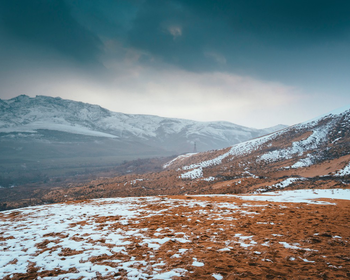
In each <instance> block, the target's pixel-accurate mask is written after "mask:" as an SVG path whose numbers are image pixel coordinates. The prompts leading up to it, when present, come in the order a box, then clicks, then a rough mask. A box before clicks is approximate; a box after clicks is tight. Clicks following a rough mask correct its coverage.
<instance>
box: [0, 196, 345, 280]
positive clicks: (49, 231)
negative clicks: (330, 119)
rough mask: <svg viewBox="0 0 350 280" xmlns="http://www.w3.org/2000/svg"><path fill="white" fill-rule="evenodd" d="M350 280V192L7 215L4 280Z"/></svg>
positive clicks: (76, 205)
mask: <svg viewBox="0 0 350 280" xmlns="http://www.w3.org/2000/svg"><path fill="white" fill-rule="evenodd" d="M310 198H313V199H314V200H309V199H310ZM332 198H333V199H332ZM339 198H342V199H339ZM349 277H350V190H349V189H347V190H346V189H345V190H344V189H337V190H305V191H301V190H300V191H289V192H281V194H279V195H273V196H263V195H260V196H254V197H252V196H233V195H232V196H228V195H223V196H203V195H202V196H172V197H168V196H158V197H139V198H109V199H98V200H84V201H74V202H66V203H62V204H52V205H43V206H36V207H28V208H23V209H18V210H10V211H4V212H1V213H0V278H1V279H274V278H278V279H349Z"/></svg>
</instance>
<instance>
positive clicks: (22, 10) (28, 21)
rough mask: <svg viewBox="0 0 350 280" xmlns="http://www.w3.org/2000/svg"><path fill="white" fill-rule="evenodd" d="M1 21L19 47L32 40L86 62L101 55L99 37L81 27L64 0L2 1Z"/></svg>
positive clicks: (34, 43) (6, 31)
mask: <svg viewBox="0 0 350 280" xmlns="http://www.w3.org/2000/svg"><path fill="white" fill-rule="evenodd" d="M0 23H1V28H2V30H3V32H4V34H5V36H7V38H6V39H7V40H9V41H11V40H13V42H15V44H17V46H15V47H19V46H18V45H19V44H20V43H23V42H24V43H30V44H33V45H34V46H38V47H40V48H42V49H46V50H48V51H49V50H53V51H56V52H58V53H61V54H62V55H64V56H67V57H68V58H70V59H73V60H77V61H79V62H84V63H85V62H93V61H94V60H96V58H97V55H98V54H99V46H100V42H99V39H98V38H97V36H96V35H94V34H92V33H91V32H90V31H88V30H87V29H86V28H84V27H83V26H81V25H80V24H79V23H78V22H77V21H76V20H75V19H74V18H73V17H72V15H71V12H70V9H69V7H68V6H67V5H66V4H65V2H63V1H60V0H55V1H46V0H30V1H27V0H14V1H1V4H0ZM28 55H30V54H28Z"/></svg>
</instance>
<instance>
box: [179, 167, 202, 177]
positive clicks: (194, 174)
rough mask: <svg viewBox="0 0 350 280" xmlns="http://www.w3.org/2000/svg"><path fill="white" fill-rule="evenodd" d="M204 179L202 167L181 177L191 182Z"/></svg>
mask: <svg viewBox="0 0 350 280" xmlns="http://www.w3.org/2000/svg"><path fill="white" fill-rule="evenodd" d="M202 177H203V170H202V167H199V168H196V169H193V170H191V171H188V172H186V173H184V174H181V175H180V178H181V179H191V180H193V179H198V178H202Z"/></svg>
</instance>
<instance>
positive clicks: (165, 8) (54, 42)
mask: <svg viewBox="0 0 350 280" xmlns="http://www.w3.org/2000/svg"><path fill="white" fill-rule="evenodd" d="M0 18H1V26H2V29H3V30H5V31H6V32H7V34H8V35H9V36H10V37H14V38H15V39H18V40H23V41H26V42H30V43H33V44H36V45H38V46H40V47H44V48H48V49H53V50H55V51H57V52H59V53H61V54H63V55H64V56H66V57H68V58H69V59H74V60H77V61H80V62H91V61H96V60H97V59H98V58H101V56H103V55H104V49H103V44H102V42H101V41H103V40H116V41H118V42H120V43H121V44H122V45H123V47H124V49H125V48H135V49H138V50H140V51H143V52H146V53H149V54H150V55H152V56H153V57H154V58H157V59H160V60H162V61H165V62H167V63H170V64H174V65H176V66H178V67H181V68H186V69H189V70H193V71H212V70H224V71H233V70H234V71H242V72H247V73H252V72H257V73H260V72H261V71H265V72H269V71H270V72H271V71H272V72H273V73H274V74H276V73H275V72H276V71H274V69H275V68H277V67H281V61H284V63H285V62H289V63H290V69H292V70H293V71H295V70H296V68H298V66H299V65H298V63H299V62H301V61H302V60H304V59H305V56H309V53H308V51H309V48H313V47H314V46H322V47H324V46H325V45H327V44H328V45H329V44H333V43H334V42H341V43H344V42H345V43H346V44H349V35H348V34H349V30H350V2H349V1H342V0H335V1H322V0H321V1H315V0H308V1H304V0H303V1H302V0H293V1H280V0H265V1H257V0H254V1H252V0H250V1H249V0H235V1H232V0H225V1H224V0H222V1H212V0H201V1H193V0H192V1H191V0H146V1H136V0H135V1H122V0H121V1H113V0H100V1H93V0H85V1H70V0H65V1H64V0H54V1H46V0H31V1H27V0H13V1H2V2H1V4H0ZM17 42H18V41H17ZM326 48H329V47H328V46H326ZM325 51H327V50H325ZM320 56H321V57H322V56H323V53H322V50H321V51H320ZM143 58H145V57H143ZM146 58H147V57H146ZM317 58H318V56H315V55H314V57H311V59H317ZM142 61H143V62H146V63H147V60H142ZM153 61H154V60H153ZM267 68H268V69H267ZM278 74H280V71H279V73H278Z"/></svg>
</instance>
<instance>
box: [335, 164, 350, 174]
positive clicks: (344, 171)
mask: <svg viewBox="0 0 350 280" xmlns="http://www.w3.org/2000/svg"><path fill="white" fill-rule="evenodd" d="M347 175H350V163H349V164H348V165H347V166H345V167H344V168H343V169H341V170H339V171H337V172H336V173H335V174H334V176H347Z"/></svg>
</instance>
